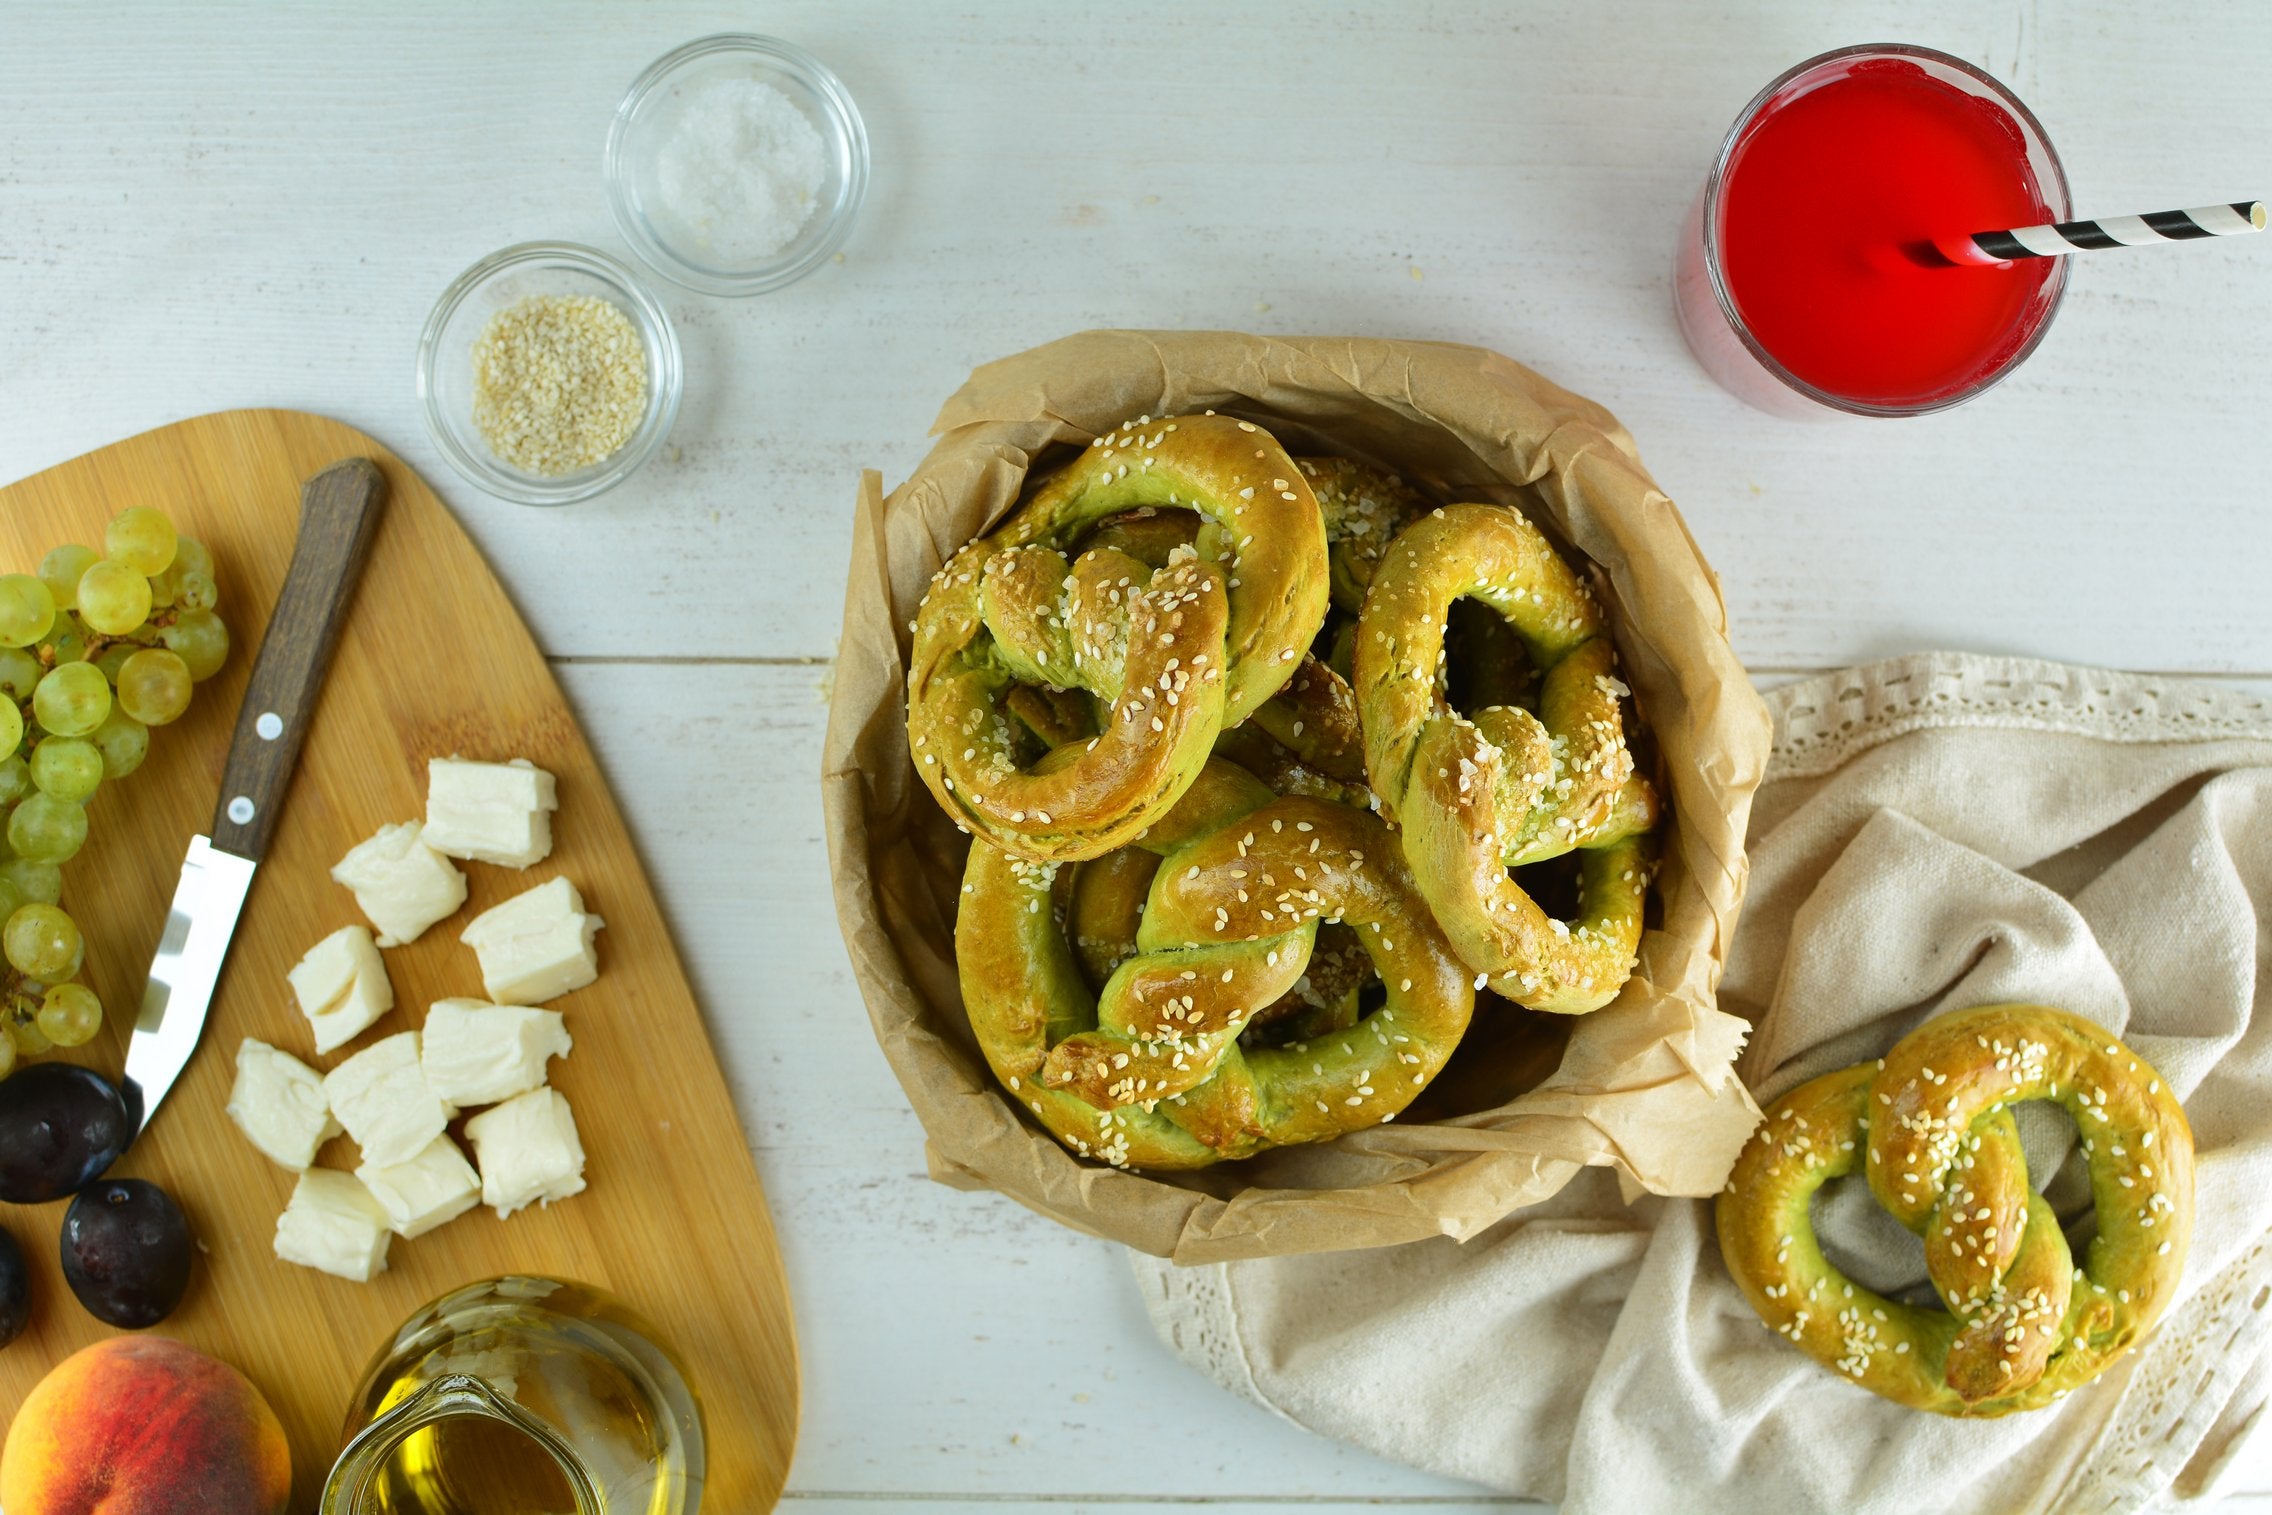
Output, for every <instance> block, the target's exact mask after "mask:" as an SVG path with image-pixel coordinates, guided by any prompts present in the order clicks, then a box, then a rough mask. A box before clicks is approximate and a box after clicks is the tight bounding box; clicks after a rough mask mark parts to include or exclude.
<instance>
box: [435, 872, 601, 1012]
mask: <svg viewBox="0 0 2272 1515" xmlns="http://www.w3.org/2000/svg"><path fill="white" fill-rule="evenodd" d="M606 924H607V922H605V921H603V920H601V919H600V918H599V917H598V916H596V915H587V914H586V913H585V911H584V897H583V896H582V895H580V894H578V893H577V892H576V886H575V885H574V884H571V883H569V882H568V881H567V880H566V879H564V878H556V879H551V880H548V881H547V882H545V883H542V884H539V885H537V886H536V887H535V888H534V889H530V890H528V891H526V892H524V893H521V894H516V895H514V896H513V897H512V898H511V899H509V900H507V901H505V903H503V904H502V905H497V906H493V907H492V908H490V909H488V910H484V911H483V912H482V913H481V914H479V915H477V916H475V917H474V918H473V921H472V923H471V924H470V925H468V926H467V927H466V928H465V932H464V934H463V935H462V936H461V937H460V938H459V940H461V941H463V942H464V943H465V944H466V945H467V946H468V947H471V948H472V949H473V950H474V954H475V956H477V957H479V958H480V959H481V982H482V986H483V987H484V988H486V989H487V990H488V991H489V997H490V998H491V999H493V1000H495V1001H497V1002H498V1003H499V1004H506V1005H534V1004H539V1003H541V1002H543V1001H545V1000H548V999H552V998H554V997H556V996H558V995H562V994H566V993H567V992H568V991H569V990H571V989H581V988H583V987H584V985H586V984H588V983H590V982H591V981H592V980H593V979H595V978H598V977H599V976H600V960H599V954H598V953H597V952H595V951H594V950H593V949H592V938H593V936H594V935H595V934H596V933H597V932H598V931H599V929H600V928H601V927H602V926H604V925H606Z"/></svg>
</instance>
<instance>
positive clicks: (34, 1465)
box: [0, 1336, 292, 1515]
mask: <svg viewBox="0 0 2272 1515" xmlns="http://www.w3.org/2000/svg"><path fill="white" fill-rule="evenodd" d="M291 1492H292V1454H291V1450H290V1449H289V1448H288V1447H287V1446H286V1445H285V1444H284V1428H283V1427H282V1426H280V1425H278V1424H277V1421H276V1412H275V1411H274V1410H272V1409H270V1408H269V1407H268V1401H267V1400H265V1399H263V1398H261V1397H260V1391H259V1390H258V1389H256V1388H254V1387H253V1386H252V1384H251V1382H250V1381H249V1380H248V1379H246V1377H245V1376H244V1375H243V1374H242V1373H239V1372H238V1371H237V1370H236V1369H235V1368H232V1367H230V1366H229V1365H228V1364H227V1363H225V1362H220V1361H217V1360H215V1359H214V1358H211V1357H207V1356H206V1355H205V1354H204V1353H203V1352H200V1351H198V1350H197V1349H195V1348H194V1347H187V1346H184V1345H182V1344H181V1343H180V1342H178V1341H170V1340H168V1339H167V1338H165V1337H163V1336H114V1337H112V1338H111V1339H109V1340H108V1341H99V1342H97V1343H95V1344H94V1345H93V1346H91V1347H88V1348H86V1349H84V1350H83V1351H80V1352H78V1353H75V1354H73V1355H72V1356H70V1357H67V1358H65V1359H64V1360H63V1361H62V1362H60V1363H58V1364H56V1366H55V1368H54V1369H53V1370H52V1371H51V1372H49V1374H48V1375H47V1377H45V1378H43V1379H41V1380H40V1381H39V1384H38V1386H37V1387H35V1388H34V1389H33V1390H32V1391H31V1393H30V1394H29V1395H27V1396H25V1399H24V1403H23V1408H21V1409H19V1410H18V1411H17V1412H16V1419H15V1423H14V1424H13V1425H11V1426H9V1427H8V1441H7V1445H6V1447H5V1448H0V1506H5V1507H6V1509H7V1511H8V1515H284V1507H285V1503H286V1501H287V1500H288V1499H289V1498H290V1496H291Z"/></svg>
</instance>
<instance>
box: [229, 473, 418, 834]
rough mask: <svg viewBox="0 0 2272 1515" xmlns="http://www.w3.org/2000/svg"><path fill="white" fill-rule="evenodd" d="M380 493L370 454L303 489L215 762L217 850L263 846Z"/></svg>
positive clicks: (373, 528)
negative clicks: (246, 677) (288, 553)
mask: <svg viewBox="0 0 2272 1515" xmlns="http://www.w3.org/2000/svg"><path fill="white" fill-rule="evenodd" d="M386 498H387V481H386V478H385V476H384V475H382V474H381V473H380V472H379V468H378V465H377V464H376V463H373V462H372V461H371V460H370V459H369V458H347V459H344V460H343V461H341V462H337V463H334V464H332V465H331V466H330V467H329V468H326V469H325V470H324V471H323V472H321V473H319V474H317V475H316V476H315V477H314V478H312V479H310V480H308V482H307V484H306V486H305V487H304V488H303V489H302V490H301V491H300V536H299V540H298V542H296V543H295V544H294V545H293V548H292V567H291V569H290V571H289V572H287V573H286V574H285V575H284V589H283V592H282V593H281V594H279V595H278V596H277V597H276V609H275V611H274V612H273V613H272V614H271V615H270V616H269V618H268V632H267V634H266V635H265V636H263V637H262V638H261V641H260V656H259V658H258V659H257V660H256V661H255V662H254V663H253V665H252V683H251V684H250V685H249V686H247V688H246V689H245V702H244V705H243V707H242V708H241V709H239V710H238V711H237V730H236V735H235V736H234V737H232V738H231V739H230V741H229V761H228V764H227V766H226V767H224V768H223V769H222V771H221V804H220V808H219V809H218V810H216V811H215V812H214V813H213V845H214V846H216V847H219V848H220V849H222V850H223V851H224V852H233V853H235V854H236V855H237V856H239V857H244V858H250V859H252V860H253V861H254V862H256V863H257V862H259V861H260V860H261V857H262V856H263V855H264V854H265V853H266V852H267V851H268V841H269V838H270V837H271V836H272V835H274V833H275V830H276V817H277V811H278V809H279V807H280V806H281V804H282V802H283V799H284V791H285V789H286V788H287V787H289V786H290V784H291V782H292V768H293V765H294V764H295V763H296V762H297V761H298V759H299V756H300V743H301V741H302V740H303V739H304V738H305V737H306V736H307V734H308V722H309V721H310V720H311V719H313V718H314V716H315V707H316V700H317V697H318V696H319V695H320V694H321V693H322V690H323V676H324V670H325V669H326V668H327V667H329V666H330V664H331V649H332V647H333V645H334V644H335V643H336V642H337V641H338V640H339V628H340V625H341V623H343V622H344V621H345V620H346V619H347V606H348V603H349V601H351V600H352V599H353V598H354V596H355V581H356V579H357V578H359V577H360V576H361V575H362V572H363V560H364V558H365V557H367V556H369V554H370V549H371V539H372V538H373V537H374V536H376V535H377V533H378V526H379V516H380V513H381V507H382V506H384V505H385V504H386Z"/></svg>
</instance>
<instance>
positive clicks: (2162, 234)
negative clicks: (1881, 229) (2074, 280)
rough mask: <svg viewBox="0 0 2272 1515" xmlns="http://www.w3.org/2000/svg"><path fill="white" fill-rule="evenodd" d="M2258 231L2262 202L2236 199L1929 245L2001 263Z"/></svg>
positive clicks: (1958, 259) (1956, 257)
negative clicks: (2192, 207)
mask: <svg viewBox="0 0 2272 1515" xmlns="http://www.w3.org/2000/svg"><path fill="white" fill-rule="evenodd" d="M2263 229H2264V204H2263V202H2262V201H2260V200H2241V201H2237V202H2235V203H2234V204H2231V205H2203V206H2199V207H2197V208H2196V209H2193V210H2157V211H2155V212H2154V213H2153V214H2152V215H2148V216H2107V217H2105V218H2104V219H2102V220H2098V221H2061V222H2060V223H2059V224H2058V225H2056V226H2022V227H2017V228H2015V229H2013V230H2011V231H1976V232H1974V233H1973V234H1972V235H1971V236H1969V237H1943V238H1941V239H1940V240H1938V241H1936V242H1935V243H1934V244H1933V245H1934V246H1935V247H1937V248H1938V249H1939V250H1940V252H1941V255H1942V256H1943V257H1945V258H1947V259H1948V260H1949V261H1950V262H1952V263H2007V262H2010V261H2011V260H2012V259H2014V258H2063V257H2065V256H2066V255H2067V254H2068V253H2072V252H2096V251H2097V250H2098V249H2100V248H2102V247H2146V246H2149V245H2151V244H2153V243H2156V242H2190V241H2192V240H2194V239H2195V238H2196V237H2237V236H2239V235H2241V234H2242V233H2243V232H2252V231H2262V230H2263Z"/></svg>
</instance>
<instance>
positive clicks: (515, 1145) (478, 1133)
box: [465, 1088, 584, 1218]
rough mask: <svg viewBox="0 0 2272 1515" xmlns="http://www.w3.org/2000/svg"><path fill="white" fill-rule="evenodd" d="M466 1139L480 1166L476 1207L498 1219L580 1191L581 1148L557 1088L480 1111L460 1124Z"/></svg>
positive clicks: (581, 1180)
mask: <svg viewBox="0 0 2272 1515" xmlns="http://www.w3.org/2000/svg"><path fill="white" fill-rule="evenodd" d="M465 1134H466V1135H467V1136H468V1137H469V1138H471V1139H472V1142H473V1158H474V1161H475V1162H476V1163H478V1164H480V1166H481V1202H482V1203H483V1204H485V1205H488V1206H489V1207H491V1208H492V1209H494V1210H495V1211H496V1212H497V1214H498V1215H499V1217H500V1218H501V1217H504V1216H507V1215H510V1214H512V1213H513V1212H514V1211H515V1210H518V1209H520V1208H521V1207H522V1206H524V1205H526V1204H528V1203H530V1202H531V1201H533V1200H542V1201H543V1202H544V1203H546V1204H548V1205H549V1204H551V1203H552V1202H553V1201H554V1200H556V1199H566V1198H567V1197H568V1196H569V1195H571V1194H577V1193H581V1192H582V1190H583V1187H584V1144H583V1143H582V1142H580V1141H578V1140H577V1139H576V1118H575V1117H574V1116H573V1115H571V1114H570V1113H569V1111H568V1101H566V1100H565V1099H562V1098H561V1097H560V1093H559V1091H558V1090H556V1089H551V1088H544V1089H531V1090H530V1091H529V1092H528V1093H526V1094H522V1095H516V1096H515V1097H514V1098H512V1099H509V1100H507V1101H505V1103H503V1104H501V1105H498V1106H497V1107H495V1108H494V1109H490V1110H484V1111H482V1112H481V1113H480V1114H479V1115H476V1116H475V1117H474V1118H473V1119H472V1120H469V1121H467V1122H466V1123H465Z"/></svg>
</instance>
